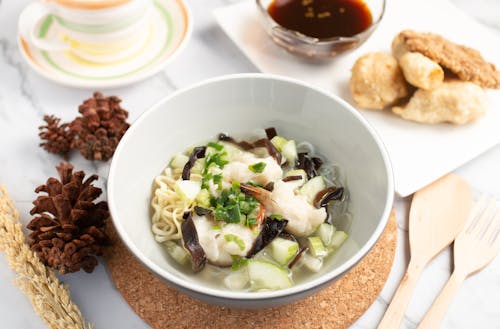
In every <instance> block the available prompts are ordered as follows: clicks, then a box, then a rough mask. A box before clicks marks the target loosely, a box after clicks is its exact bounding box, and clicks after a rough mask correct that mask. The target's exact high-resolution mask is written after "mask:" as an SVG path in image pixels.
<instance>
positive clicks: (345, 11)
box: [268, 0, 372, 39]
mask: <svg viewBox="0 0 500 329" xmlns="http://www.w3.org/2000/svg"><path fill="white" fill-rule="evenodd" d="M268 12H269V15H271V17H272V18H273V19H274V20H275V21H276V23H278V24H279V25H281V26H283V27H285V28H287V29H290V30H293V31H298V32H300V33H302V34H305V35H307V36H310V37H315V38H320V39H323V38H331V37H350V36H353V35H355V34H358V33H360V32H363V31H364V30H366V29H367V28H369V27H370V25H371V24H372V14H371V12H370V9H369V8H368V6H367V5H366V4H365V3H364V2H363V1H362V0H274V1H273V2H272V3H271V4H270V5H269V8H268Z"/></svg>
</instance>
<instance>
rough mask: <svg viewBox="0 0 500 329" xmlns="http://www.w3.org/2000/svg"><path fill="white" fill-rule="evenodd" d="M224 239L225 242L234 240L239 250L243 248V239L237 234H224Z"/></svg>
mask: <svg viewBox="0 0 500 329" xmlns="http://www.w3.org/2000/svg"><path fill="white" fill-rule="evenodd" d="M224 239H225V240H226V241H227V242H234V243H236V245H237V246H238V248H240V250H241V251H243V250H245V241H243V239H242V238H240V237H239V236H237V235H234V234H224Z"/></svg>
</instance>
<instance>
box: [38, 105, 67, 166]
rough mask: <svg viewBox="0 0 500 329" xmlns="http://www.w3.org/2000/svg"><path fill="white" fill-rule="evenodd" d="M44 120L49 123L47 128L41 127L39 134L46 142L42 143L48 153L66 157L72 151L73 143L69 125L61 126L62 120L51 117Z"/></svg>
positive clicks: (45, 117)
mask: <svg viewBox="0 0 500 329" xmlns="http://www.w3.org/2000/svg"><path fill="white" fill-rule="evenodd" d="M43 120H44V121H45V122H46V123H47V125H45V126H40V127H38V129H39V130H40V133H39V134H38V135H39V136H40V138H41V139H42V140H43V141H44V142H42V143H40V146H41V147H43V148H44V149H45V150H46V151H47V152H50V153H55V154H60V155H63V156H66V155H67V154H68V152H69V151H70V150H71V141H72V140H73V135H72V134H71V133H70V131H69V124H67V123H63V124H61V125H59V122H60V121H61V119H59V118H57V117H55V116H54V115H51V116H48V115H46V116H44V117H43Z"/></svg>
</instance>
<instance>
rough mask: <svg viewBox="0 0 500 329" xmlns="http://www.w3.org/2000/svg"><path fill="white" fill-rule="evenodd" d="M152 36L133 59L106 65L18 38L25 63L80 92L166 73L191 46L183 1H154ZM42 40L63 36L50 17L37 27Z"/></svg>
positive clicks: (151, 25) (186, 9) (188, 23)
mask: <svg viewBox="0 0 500 329" xmlns="http://www.w3.org/2000/svg"><path fill="white" fill-rule="evenodd" d="M153 7H154V10H152V15H151V20H150V29H149V36H148V38H147V40H146V42H145V44H144V46H143V47H142V48H141V49H139V50H138V51H137V52H135V53H134V54H133V55H131V56H130V57H127V58H125V59H122V60H119V61H115V62H109V63H105V64H101V63H93V62H88V61H85V60H83V59H81V58H78V57H77V56H75V55H73V54H72V53H71V52H50V51H44V50H40V49H38V48H36V47H34V46H33V45H32V44H30V42H29V41H28V40H26V39H24V38H22V37H21V36H20V34H18V44H19V49H20V51H21V53H22V54H23V57H24V59H25V60H26V61H27V62H28V63H29V65H30V66H31V67H32V68H33V69H34V70H35V71H36V72H38V73H39V74H41V75H42V76H44V77H45V78H47V79H49V80H52V81H54V82H57V83H60V84H62V85H66V86H72V87H79V88H91V89H100V88H114V87H119V86H124V85H129V84H132V83H135V82H137V81H140V80H143V79H146V78H148V77H150V76H152V75H153V74H155V73H157V72H159V71H160V70H162V69H163V68H164V67H165V66H166V65H167V64H168V63H169V62H170V61H171V60H172V59H173V58H174V57H175V56H176V55H177V54H178V53H179V52H180V51H181V50H182V49H183V48H184V47H185V45H186V44H187V41H188V40H189V38H190V37H191V30H192V23H191V15H190V11H189V8H188V7H187V5H186V4H185V3H184V1H182V0H154V6H153ZM37 29H38V31H37V34H38V35H39V36H40V37H41V38H47V39H49V38H54V37H57V35H58V34H59V31H58V30H59V29H58V24H55V23H54V20H53V18H52V16H47V17H46V18H45V20H44V21H42V22H41V24H40V25H39V26H38V27H37Z"/></svg>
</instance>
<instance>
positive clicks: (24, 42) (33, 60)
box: [19, 37, 43, 69]
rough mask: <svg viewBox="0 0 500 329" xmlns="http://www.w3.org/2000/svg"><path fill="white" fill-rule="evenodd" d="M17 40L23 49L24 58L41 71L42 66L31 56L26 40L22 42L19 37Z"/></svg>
mask: <svg viewBox="0 0 500 329" xmlns="http://www.w3.org/2000/svg"><path fill="white" fill-rule="evenodd" d="M19 39H21V46H22V47H23V50H24V53H25V54H26V56H28V57H29V58H30V60H31V61H32V62H33V63H35V64H36V65H38V66H40V67H41V68H42V69H43V66H42V65H41V64H40V63H38V61H37V60H36V59H35V57H33V54H32V53H31V50H30V47H29V46H28V43H27V42H26V40H24V39H23V38H21V37H19Z"/></svg>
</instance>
